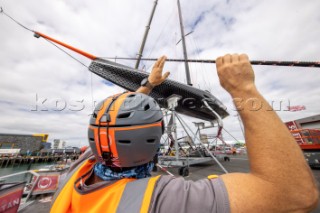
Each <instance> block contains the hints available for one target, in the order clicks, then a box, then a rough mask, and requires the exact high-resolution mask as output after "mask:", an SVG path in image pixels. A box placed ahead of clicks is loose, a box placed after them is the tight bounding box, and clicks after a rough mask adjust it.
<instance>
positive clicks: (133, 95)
mask: <svg viewBox="0 0 320 213" xmlns="http://www.w3.org/2000/svg"><path fill="white" fill-rule="evenodd" d="M135 96H136V95H135V94H131V95H128V98H133V97H135Z"/></svg>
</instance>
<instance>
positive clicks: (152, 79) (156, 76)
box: [136, 56, 170, 95]
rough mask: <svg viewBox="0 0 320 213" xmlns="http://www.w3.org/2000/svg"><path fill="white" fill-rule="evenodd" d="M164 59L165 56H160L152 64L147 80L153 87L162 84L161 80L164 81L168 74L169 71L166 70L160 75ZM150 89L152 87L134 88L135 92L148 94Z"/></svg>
mask: <svg viewBox="0 0 320 213" xmlns="http://www.w3.org/2000/svg"><path fill="white" fill-rule="evenodd" d="M166 59H167V57H166V56H161V57H160V58H159V59H158V60H157V62H156V63H155V64H154V65H153V68H152V71H151V73H150V75H149V77H148V81H149V83H150V84H151V85H152V86H153V87H155V86H158V85H160V84H162V82H164V81H165V80H166V79H167V78H168V76H169V75H170V72H166V73H165V74H163V75H162V70H163V66H164V63H165V61H166ZM151 90H152V89H150V88H148V87H140V88H139V89H137V90H136V92H140V93H143V94H146V95H148V94H149V93H150V92H151Z"/></svg>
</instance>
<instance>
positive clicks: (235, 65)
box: [216, 54, 256, 97]
mask: <svg viewBox="0 0 320 213" xmlns="http://www.w3.org/2000/svg"><path fill="white" fill-rule="evenodd" d="M216 66H217V72H218V76H219V79H220V84H221V86H222V87H223V88H224V89H225V90H227V91H228V92H229V93H230V94H231V96H233V97H236V96H237V95H241V94H243V93H246V92H249V91H251V90H252V89H256V88H255V84H254V72H253V69H252V66H251V64H250V61H249V58H248V56H247V55H246V54H241V55H238V54H233V55H230V54H227V55H225V56H223V57H218V58H217V59H216Z"/></svg>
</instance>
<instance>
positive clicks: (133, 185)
mask: <svg viewBox="0 0 320 213" xmlns="http://www.w3.org/2000/svg"><path fill="white" fill-rule="evenodd" d="M159 177H160V176H157V177H152V178H143V179H139V180H135V181H133V182H129V183H127V184H126V187H125V189H124V191H123V193H122V196H121V200H120V203H119V205H118V208H117V213H127V212H128V210H130V212H132V213H134V212H148V209H149V206H150V202H151V197H152V192H153V189H154V186H155V183H156V182H157V180H158V179H159Z"/></svg>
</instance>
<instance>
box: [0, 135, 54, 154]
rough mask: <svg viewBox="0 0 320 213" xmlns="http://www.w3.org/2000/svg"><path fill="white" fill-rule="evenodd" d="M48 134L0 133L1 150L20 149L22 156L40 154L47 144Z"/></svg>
mask: <svg viewBox="0 0 320 213" xmlns="http://www.w3.org/2000/svg"><path fill="white" fill-rule="evenodd" d="M47 139H48V134H33V135H31V134H30V135H24V134H6V133H0V149H20V154H32V153H35V152H39V151H40V150H41V149H42V148H43V145H44V144H45V143H46V142H47Z"/></svg>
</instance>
